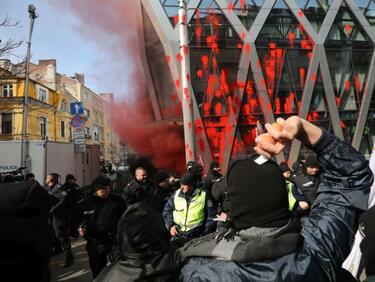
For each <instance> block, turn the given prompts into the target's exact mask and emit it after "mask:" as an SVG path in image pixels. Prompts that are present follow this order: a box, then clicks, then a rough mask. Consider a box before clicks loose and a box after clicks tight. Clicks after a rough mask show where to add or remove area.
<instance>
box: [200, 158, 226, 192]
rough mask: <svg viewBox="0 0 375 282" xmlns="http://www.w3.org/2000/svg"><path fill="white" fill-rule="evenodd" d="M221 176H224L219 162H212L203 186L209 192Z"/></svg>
mask: <svg viewBox="0 0 375 282" xmlns="http://www.w3.org/2000/svg"><path fill="white" fill-rule="evenodd" d="M220 177H222V175H221V173H220V166H219V164H218V163H217V162H215V161H213V162H211V164H210V168H209V170H208V173H207V175H206V177H205V178H204V185H203V188H204V189H206V190H207V191H208V192H211V189H212V186H213V185H214V183H215V182H216V181H217V180H218V179H219V178H220Z"/></svg>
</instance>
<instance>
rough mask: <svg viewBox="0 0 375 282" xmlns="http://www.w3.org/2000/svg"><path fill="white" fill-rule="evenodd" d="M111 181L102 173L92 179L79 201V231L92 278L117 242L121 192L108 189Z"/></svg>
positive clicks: (105, 261) (121, 210)
mask: <svg viewBox="0 0 375 282" xmlns="http://www.w3.org/2000/svg"><path fill="white" fill-rule="evenodd" d="M110 185H111V181H110V179H109V178H107V177H105V176H99V177H97V178H96V179H95V180H94V181H93V183H92V193H91V194H90V195H89V196H88V197H87V198H86V199H83V200H81V201H80V202H78V210H79V211H80V213H81V215H82V224H81V226H80V228H79V234H80V235H81V236H84V238H85V239H86V241H87V243H86V250H87V254H88V256H89V265H90V268H91V271H92V274H93V277H94V278H95V277H96V276H97V275H98V274H99V273H100V271H101V270H102V269H103V268H104V267H105V266H106V265H107V256H109V257H110V259H111V258H112V257H113V256H114V253H113V251H114V249H115V247H116V245H117V240H116V232H117V224H118V221H119V219H120V217H121V215H122V213H123V212H124V210H125V206H124V201H123V199H122V198H121V196H119V195H117V194H112V193H111V188H110Z"/></svg>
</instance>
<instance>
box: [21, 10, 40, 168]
mask: <svg viewBox="0 0 375 282" xmlns="http://www.w3.org/2000/svg"><path fill="white" fill-rule="evenodd" d="M28 12H29V18H30V29H29V40H28V42H27V54H26V70H25V87H24V104H23V107H24V111H23V120H22V143H21V167H22V166H23V167H26V172H27V171H28V169H29V168H28V165H27V160H26V158H27V153H28V150H27V144H26V142H27V114H28V106H29V74H30V51H31V36H32V34H33V28H34V20H35V19H36V18H37V17H38V14H37V13H36V8H35V6H34V5H33V4H30V5H29V7H28Z"/></svg>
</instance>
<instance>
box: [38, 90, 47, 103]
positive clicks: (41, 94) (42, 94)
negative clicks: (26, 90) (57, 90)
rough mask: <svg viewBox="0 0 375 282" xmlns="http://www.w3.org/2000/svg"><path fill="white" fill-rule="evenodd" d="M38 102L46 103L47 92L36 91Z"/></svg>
mask: <svg viewBox="0 0 375 282" xmlns="http://www.w3.org/2000/svg"><path fill="white" fill-rule="evenodd" d="M38 100H40V101H42V102H44V103H47V90H46V89H42V88H39V89H38Z"/></svg>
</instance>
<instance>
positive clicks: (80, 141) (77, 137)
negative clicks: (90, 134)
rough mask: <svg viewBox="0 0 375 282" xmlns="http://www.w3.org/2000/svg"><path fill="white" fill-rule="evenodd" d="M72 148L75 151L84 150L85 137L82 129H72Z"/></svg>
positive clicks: (80, 151) (81, 151)
mask: <svg viewBox="0 0 375 282" xmlns="http://www.w3.org/2000/svg"><path fill="white" fill-rule="evenodd" d="M74 148H75V151H76V152H77V153H83V152H86V137H85V131H84V130H75V131H74Z"/></svg>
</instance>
